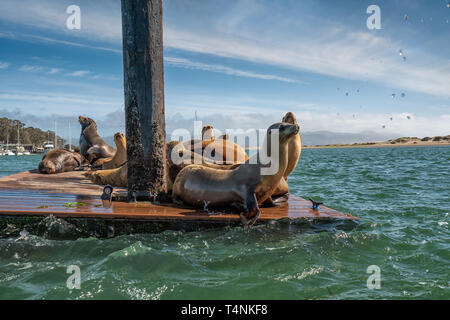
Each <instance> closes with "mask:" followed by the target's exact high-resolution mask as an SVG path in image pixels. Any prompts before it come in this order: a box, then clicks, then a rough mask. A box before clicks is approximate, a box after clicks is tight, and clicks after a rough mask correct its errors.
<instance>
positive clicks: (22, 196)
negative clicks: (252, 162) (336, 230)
mask: <svg viewBox="0 0 450 320" xmlns="http://www.w3.org/2000/svg"><path fill="white" fill-rule="evenodd" d="M102 191H103V187H102V186H99V185H95V184H93V183H92V182H91V181H89V180H87V179H86V178H85V177H84V175H83V172H67V173H61V174H56V175H42V174H39V173H37V172H35V171H28V172H22V173H19V174H15V175H11V176H7V177H2V178H0V217H1V216H50V215H53V216H56V217H61V218H100V219H125V220H140V221H141V220H142V221H161V220H164V221H170V220H182V221H196V222H198V221H209V222H211V221H213V222H228V223H229V222H238V221H239V220H240V219H239V216H238V215H237V214H230V213H214V212H213V213H211V212H206V211H201V210H196V209H192V208H182V207H177V206H174V205H166V204H153V203H150V202H139V203H126V202H115V201H114V202H113V203H112V205H111V206H110V207H109V208H107V207H103V205H102V201H101V200H100V195H101V193H102ZM72 202H79V203H83V204H86V205H84V206H81V207H67V206H65V205H66V204H68V203H72ZM305 218H306V219H350V220H358V218H357V217H354V216H352V215H350V214H344V213H341V212H339V211H336V210H334V209H330V208H327V207H325V206H321V208H320V210H313V209H312V208H311V203H310V202H309V201H307V200H305V199H302V198H300V197H298V196H295V195H291V196H290V198H289V200H288V201H287V202H285V203H283V204H281V205H280V206H278V207H273V208H261V216H260V218H259V221H260V222H268V221H272V220H279V219H305Z"/></svg>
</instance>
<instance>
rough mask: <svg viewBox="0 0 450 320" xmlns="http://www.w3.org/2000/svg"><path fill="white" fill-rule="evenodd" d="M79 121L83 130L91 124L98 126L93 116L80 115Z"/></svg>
mask: <svg viewBox="0 0 450 320" xmlns="http://www.w3.org/2000/svg"><path fill="white" fill-rule="evenodd" d="M78 122H80V124H81V130H84V129H86V128H88V127H89V126H91V125H94V126H95V127H97V124H96V123H95V121H94V120H92V119H91V118H87V117H83V116H79V117H78Z"/></svg>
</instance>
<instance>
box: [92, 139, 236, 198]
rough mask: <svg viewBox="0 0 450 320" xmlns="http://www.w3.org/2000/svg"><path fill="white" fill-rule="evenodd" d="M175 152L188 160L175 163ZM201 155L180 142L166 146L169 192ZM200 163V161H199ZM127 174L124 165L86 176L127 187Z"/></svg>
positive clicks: (219, 166)
mask: <svg viewBox="0 0 450 320" xmlns="http://www.w3.org/2000/svg"><path fill="white" fill-rule="evenodd" d="M173 152H176V153H177V155H178V157H179V158H183V159H186V160H187V161H182V162H181V163H178V162H177V161H175V162H174V161H173V159H174V157H173ZM198 156H199V155H198V154H195V153H194V152H191V151H190V150H187V149H186V148H185V147H184V145H183V143H181V142H179V141H171V142H169V143H167V144H166V161H167V162H166V174H167V175H166V183H167V190H168V192H169V193H170V192H172V185H173V182H174V181H175V178H176V177H177V175H178V173H179V172H180V171H181V170H182V169H183V168H185V167H186V166H188V165H191V164H193V163H194V159H195V158H197V157H198ZM194 157H195V158H194ZM200 160H201V161H202V163H201V164H202V165H204V166H208V167H210V168H214V169H222V170H231V169H234V168H236V167H237V165H218V164H213V163H211V162H208V159H200ZM197 161H198V160H197ZM127 174H128V167H127V165H123V166H121V167H120V168H116V169H110V170H99V171H88V172H86V173H85V176H86V177H87V178H88V179H90V180H91V181H92V182H94V183H96V184H101V185H108V184H109V185H111V186H113V187H126V186H127Z"/></svg>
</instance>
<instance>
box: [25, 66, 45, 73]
mask: <svg viewBox="0 0 450 320" xmlns="http://www.w3.org/2000/svg"><path fill="white" fill-rule="evenodd" d="M42 69H43V68H42V67H41V66H30V65H23V66H21V67H20V68H19V71H22V72H39V71H42Z"/></svg>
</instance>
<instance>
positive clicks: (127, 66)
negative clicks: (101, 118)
mask: <svg viewBox="0 0 450 320" xmlns="http://www.w3.org/2000/svg"><path fill="white" fill-rule="evenodd" d="M122 34H123V35H122V36H123V66H124V88H125V126H126V136H127V157H128V162H127V166H128V199H129V200H134V199H136V196H138V195H140V194H149V193H150V195H161V194H165V193H166V183H165V166H164V165H165V159H166V156H165V140H166V132H165V118H164V66H163V36H162V0H122Z"/></svg>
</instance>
